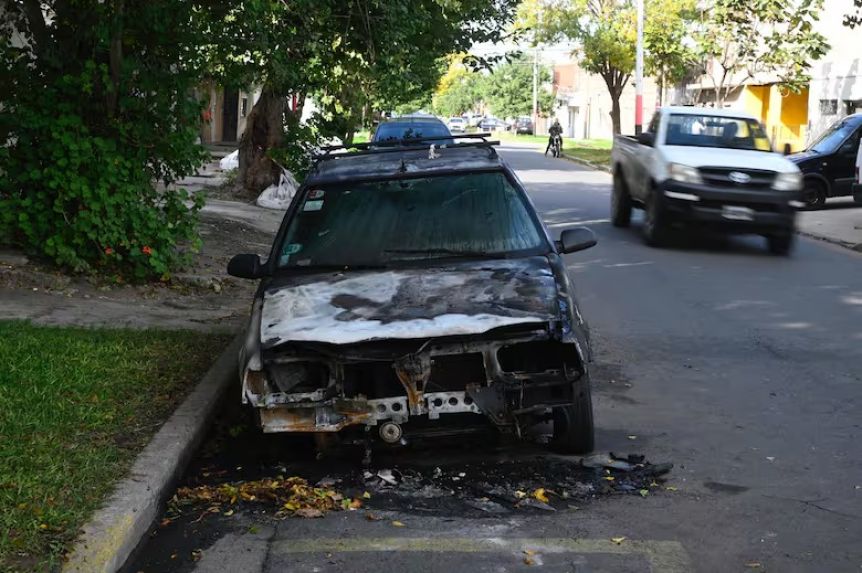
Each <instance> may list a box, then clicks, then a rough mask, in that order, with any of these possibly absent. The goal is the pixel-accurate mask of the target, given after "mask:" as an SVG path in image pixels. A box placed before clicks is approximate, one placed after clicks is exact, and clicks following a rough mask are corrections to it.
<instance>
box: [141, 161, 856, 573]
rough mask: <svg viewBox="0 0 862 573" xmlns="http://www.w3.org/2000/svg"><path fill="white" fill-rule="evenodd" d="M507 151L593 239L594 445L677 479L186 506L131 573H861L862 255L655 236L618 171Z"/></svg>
mask: <svg viewBox="0 0 862 573" xmlns="http://www.w3.org/2000/svg"><path fill="white" fill-rule="evenodd" d="M502 153H503V154H504V155H505V157H506V159H507V160H509V162H510V163H511V164H512V165H513V167H514V168H515V169H516V170H517V171H518V174H519V177H520V178H521V179H522V181H523V182H524V183H525V184H526V186H527V187H528V189H529V191H530V194H531V196H532V198H533V200H534V202H535V203H536V206H537V208H538V209H539V211H540V212H541V213H542V214H543V216H544V218H545V220H546V221H547V223H548V224H549V226H550V227H551V229H553V231H554V232H559V231H561V230H562V229H565V228H569V227H571V226H575V225H586V226H589V227H590V228H592V229H593V230H594V231H595V233H596V234H597V236H598V239H599V244H598V245H597V246H596V247H595V248H593V249H591V250H589V251H585V252H582V253H577V254H575V255H570V256H569V257H568V262H569V269H570V272H571V276H572V278H573V279H574V281H575V284H576V288H577V291H578V294H579V297H580V302H581V309H582V311H583V313H584V315H585V317H586V318H587V320H588V321H589V322H590V324H591V328H592V336H593V342H594V350H595V353H596V363H595V364H594V369H593V373H594V399H595V407H596V424H597V449H598V450H601V451H614V452H638V453H641V454H644V455H646V456H647V458H648V459H650V460H653V461H657V462H672V463H674V464H675V467H674V469H673V470H672V471H671V473H670V475H669V481H668V482H667V483H666V485H668V486H671V489H670V490H668V489H666V488H663V487H659V488H656V489H654V490H651V492H650V494H649V495H647V496H646V497H641V496H640V495H614V496H606V497H600V498H599V499H597V500H595V501H592V502H590V503H583V504H578V505H577V506H570V507H567V508H565V509H559V510H558V511H555V512H549V511H545V512H543V511H534V512H523V513H512V512H508V513H505V514H502V515H500V516H494V515H482V516H476V515H474V514H472V513H464V514H462V515H459V514H458V512H457V511H450V512H445V511H442V512H441V511H437V512H434V511H426V510H423V509H422V508H421V507H420V505H421V504H417V505H415V506H414V505H411V504H407V505H405V506H403V507H396V508H394V509H392V508H383V509H382V510H380V512H379V514H380V515H381V516H383V517H385V519H383V520H381V521H369V520H367V519H366V518H365V516H364V514H363V512H338V513H333V514H329V515H328V516H327V517H325V518H323V519H314V520H299V519H289V520H284V521H278V520H268V519H267V518H265V516H261V515H259V514H256V515H251V514H249V513H248V512H246V513H243V512H238V513H237V514H234V515H232V516H231V517H224V516H215V517H212V518H210V517H206V518H205V519H202V520H199V521H198V523H196V524H193V523H191V521H192V520H190V519H185V520H182V519H180V520H177V521H176V522H175V523H172V524H170V525H168V526H166V527H163V528H158V529H156V530H154V532H155V534H154V536H153V538H152V539H151V540H150V541H149V542H148V544H147V545H145V546H144V547H142V549H141V551H140V553H139V556H138V558H137V559H136V561H135V562H134V563H132V564H130V566H129V568H128V570H129V571H199V572H204V571H251V572H256V571H266V572H275V571H291V572H294V571H348V572H356V573H360V572H366V571H369V572H370V571H375V572H378V571H385V570H400V571H409V572H414V571H415V572H424V571H443V570H449V571H475V572H480V571H521V570H524V571H529V570H536V569H541V570H547V571H559V572H563V571H566V572H571V571H577V572H588V571H589V572H597V571H614V572H616V571H633V572H634V571H650V570H652V571H668V572H671V573H673V572H679V571H710V572H711V571H715V572H725V571H781V572H792V571H818V572H819V571H830V572H840V571H859V570H860V568H862V544H860V540H862V446H860V443H859V441H860V437H862V430H860V424H862V401H860V395H862V255H860V254H859V253H854V252H851V251H849V250H845V249H842V248H840V247H836V246H832V245H829V244H826V243H823V242H819V241H814V240H809V239H801V240H800V241H799V243H798V244H797V249H796V250H795V252H794V253H793V254H792V255H791V256H790V257H786V258H785V257H775V256H771V255H769V254H768V253H767V251H766V248H765V241H764V240H763V239H760V238H757V237H752V238H732V239H729V240H719V239H715V238H710V237H691V236H688V237H680V238H679V239H678V240H677V241H676V243H675V244H674V245H672V246H671V247H670V248H666V249H661V250H656V249H652V248H649V247H647V246H645V245H644V244H643V243H642V241H641V239H640V236H639V224H640V216H636V217H635V219H634V221H633V224H632V228H631V229H616V228H614V227H612V226H611V225H610V223H609V221H608V203H609V191H610V177H609V176H608V175H607V174H605V173H599V172H594V171H588V170H585V169H583V168H580V167H579V166H577V165H575V164H573V163H570V162H567V161H565V160H553V159H550V158H545V157H543V156H542V155H541V153H539V152H537V151H536V150H535V149H526V148H505V149H504V150H503V151H502ZM253 436H254V435H253V434H252V439H253ZM235 449H244V448H235ZM534 453H535V452H531V451H526V452H522V451H521V450H518V449H517V448H515V449H514V450H512V451H509V452H506V451H503V452H502V453H500V451H497V452H496V453H494V454H493V455H492V454H487V453H485V452H483V451H482V449H481V448H477V449H473V450H472V451H471V452H468V453H467V454H465V453H463V452H461V453H455V454H453V453H451V452H449V451H443V450H441V451H440V452H439V453H438V452H436V451H435V450H434V449H431V450H424V451H423V452H421V453H420V454H418V455H419V457H421V458H422V460H421V461H424V462H425V463H427V464H432V465H433V464H435V463H440V460H443V459H449V458H452V457H453V456H455V457H457V456H461V457H462V458H463V457H464V456H465V455H467V456H473V457H483V456H485V457H487V456H492V457H495V459H497V458H499V457H501V456H502V457H506V458H507V459H518V456H520V455H524V456H525V457H524V459H527V458H528V457H529V456H531V455H533V454H534ZM280 455H282V456H283V457H285V458H286V459H287V461H286V462H285V463H286V464H290V456H291V454H290V452H289V451H287V452H281V454H280ZM402 461H403V460H402ZM223 463H224V464H225V465H228V464H229V465H231V466H233V464H234V463H236V462H235V461H233V460H231V459H227V460H226V461H224V462H223ZM304 463H305V464H306V465H305V466H303V467H305V468H306V469H307V468H310V467H312V464H313V463H314V462H308V461H306V462H304ZM525 463H526V462H525ZM227 469H230V470H232V471H233V470H235V469H236V468H233V467H231V468H227ZM198 471H199V470H198ZM273 471H275V470H273ZM291 471H293V470H291ZM309 471H312V470H309ZM489 479H491V478H489ZM501 479H502V478H501ZM549 479H550V478H549ZM673 488H676V489H675V490H674V489H673ZM367 505H368V506H369V507H374V497H372V499H371V500H370V501H369V502H368V504H367ZM575 507H577V508H575ZM195 517H197V516H195ZM392 520H398V521H400V522H402V523H403V524H404V525H405V526H404V527H395V526H393V524H392ZM621 537H624V538H625V539H623V540H620V539H619V538H621ZM612 538H616V541H611V539H612ZM194 549H201V550H202V552H201V553H195V554H194V556H192V554H191V551H192V550H194Z"/></svg>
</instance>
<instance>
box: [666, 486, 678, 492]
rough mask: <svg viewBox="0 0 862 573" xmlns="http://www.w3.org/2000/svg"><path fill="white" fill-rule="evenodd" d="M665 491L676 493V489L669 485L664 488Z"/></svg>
mask: <svg viewBox="0 0 862 573" xmlns="http://www.w3.org/2000/svg"><path fill="white" fill-rule="evenodd" d="M665 489H666V490H667V491H676V490H677V487H676V486H675V485H669V486H667V487H665Z"/></svg>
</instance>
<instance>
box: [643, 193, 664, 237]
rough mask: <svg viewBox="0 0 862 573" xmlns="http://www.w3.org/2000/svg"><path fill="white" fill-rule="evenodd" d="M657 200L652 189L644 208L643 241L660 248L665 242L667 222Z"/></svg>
mask: <svg viewBox="0 0 862 573" xmlns="http://www.w3.org/2000/svg"><path fill="white" fill-rule="evenodd" d="M665 219H666V216H665V214H664V209H663V208H662V205H661V201H659V199H658V191H657V190H656V189H653V190H652V192H651V193H650V194H649V198H648V199H647V204H646V207H645V208H644V222H643V235H644V241H645V242H646V244H647V245H649V246H651V247H660V246H662V245H664V244H665V242H666V241H667V221H666V220H665Z"/></svg>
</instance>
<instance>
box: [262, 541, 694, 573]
mask: <svg viewBox="0 0 862 573" xmlns="http://www.w3.org/2000/svg"><path fill="white" fill-rule="evenodd" d="M527 549H529V550H531V551H537V552H539V553H581V554H591V553H606V554H613V555H643V556H644V557H645V558H646V560H647V562H648V563H649V565H650V569H651V570H652V571H655V572H661V573H687V572H688V571H691V570H692V567H691V560H690V559H689V556H688V553H687V552H686V550H685V548H684V547H683V546H682V544H681V543H680V542H678V541H650V540H641V541H638V540H633V541H630V540H625V541H623V542H621V543H619V544H617V543H615V542H613V541H611V540H610V539H525V538H506V537H488V538H476V539H467V538H448V537H443V538H439V537H384V538H368V537H357V538H340V539H339V538H335V539H325V538H324V539H279V540H276V541H274V542H273V543H272V546H271V549H270V551H272V552H274V553H276V554H298V553H355V552H413V551H415V552H434V553H482V552H500V551H514V552H517V553H521V552H523V551H525V550H527Z"/></svg>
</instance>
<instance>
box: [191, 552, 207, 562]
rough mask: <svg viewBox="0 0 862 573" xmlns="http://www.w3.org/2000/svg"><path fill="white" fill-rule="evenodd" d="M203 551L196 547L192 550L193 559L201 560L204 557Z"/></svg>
mask: <svg viewBox="0 0 862 573" xmlns="http://www.w3.org/2000/svg"><path fill="white" fill-rule="evenodd" d="M203 553H204V552H203V551H202V550H200V549H195V550H194V551H192V561H200V560H201V557H203Z"/></svg>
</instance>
